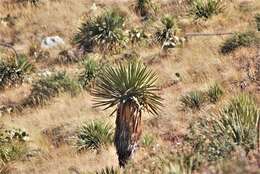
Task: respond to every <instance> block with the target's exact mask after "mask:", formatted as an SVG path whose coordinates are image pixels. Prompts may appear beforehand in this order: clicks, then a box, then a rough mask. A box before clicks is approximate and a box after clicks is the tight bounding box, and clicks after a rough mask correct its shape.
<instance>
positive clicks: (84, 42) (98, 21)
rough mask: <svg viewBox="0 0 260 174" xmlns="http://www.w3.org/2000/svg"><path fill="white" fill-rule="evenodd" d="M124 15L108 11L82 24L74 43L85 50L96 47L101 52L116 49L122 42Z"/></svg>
mask: <svg viewBox="0 0 260 174" xmlns="http://www.w3.org/2000/svg"><path fill="white" fill-rule="evenodd" d="M124 22H125V17H124V16H123V15H122V14H121V13H119V12H118V11H115V10H113V11H108V12H105V13H104V14H103V15H101V16H98V17H97V18H95V19H91V20H89V21H87V22H85V23H83V24H82V26H81V27H80V28H79V32H78V33H77V34H76V35H75V38H74V41H75V43H76V44H77V45H78V46H79V47H80V48H82V49H83V50H84V51H85V52H89V51H92V50H93V49H94V48H98V49H99V50H100V51H101V52H107V51H110V52H111V51H116V50H117V48H119V47H121V46H122V45H123V43H124V34H123V28H124Z"/></svg>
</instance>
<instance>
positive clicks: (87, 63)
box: [79, 59, 101, 89]
mask: <svg viewBox="0 0 260 174" xmlns="http://www.w3.org/2000/svg"><path fill="white" fill-rule="evenodd" d="M83 66H84V70H83V71H82V72H81V73H80V76H79V82H80V84H81V86H82V87H83V88H85V89H86V88H87V87H89V86H92V87H93V86H94V83H92V82H94V80H95V78H96V77H97V75H98V73H99V72H100V70H101V66H100V65H99V64H98V62H97V61H95V60H93V59H86V60H84V62H83Z"/></svg>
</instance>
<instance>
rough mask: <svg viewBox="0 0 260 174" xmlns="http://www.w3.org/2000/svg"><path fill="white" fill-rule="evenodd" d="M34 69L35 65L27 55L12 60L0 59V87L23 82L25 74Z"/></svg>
mask: <svg viewBox="0 0 260 174" xmlns="http://www.w3.org/2000/svg"><path fill="white" fill-rule="evenodd" d="M32 70H33V65H32V64H31V63H30V62H29V61H28V59H27V58H26V57H25V56H19V57H18V58H17V59H14V60H11V61H1V60H0V89H4V88H8V87H13V86H17V85H20V84H22V83H23V80H24V77H25V75H26V74H28V73H30V72H31V71H32Z"/></svg>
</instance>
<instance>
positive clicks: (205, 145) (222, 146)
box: [186, 94, 260, 161]
mask: <svg viewBox="0 0 260 174" xmlns="http://www.w3.org/2000/svg"><path fill="white" fill-rule="evenodd" d="M259 114H260V113H259V108H258V107H257V106H256V103H255V101H254V99H253V98H252V97H251V96H248V95H246V94H240V95H239V96H237V97H235V98H233V99H232V100H231V101H230V103H229V104H228V105H226V106H225V107H224V108H223V109H221V110H220V112H219V114H218V115H217V117H214V118H209V119H207V118H200V119H199V121H198V122H195V123H192V125H191V128H190V131H191V132H190V133H189V134H188V139H187V140H186V141H187V142H190V143H191V144H192V147H193V150H194V152H197V153H199V154H201V155H202V156H203V157H204V159H205V160H207V161H216V160H219V159H222V158H227V157H228V156H229V155H230V153H231V152H232V151H233V150H235V149H236V148H237V147H241V148H242V149H244V150H245V151H246V152H247V153H248V152H249V151H250V150H252V149H255V148H256V145H257V142H258V137H257V136H258V133H259V127H258V123H259V117H260V115H259Z"/></svg>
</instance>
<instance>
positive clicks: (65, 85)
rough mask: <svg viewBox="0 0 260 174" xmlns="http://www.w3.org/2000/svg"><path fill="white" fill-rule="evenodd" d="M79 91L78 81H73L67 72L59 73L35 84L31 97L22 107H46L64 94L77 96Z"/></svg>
mask: <svg viewBox="0 0 260 174" xmlns="http://www.w3.org/2000/svg"><path fill="white" fill-rule="evenodd" d="M79 90H80V86H79V84H78V83H77V81H75V80H73V79H71V78H70V77H69V76H68V75H67V74H66V73H65V72H58V73H56V74H53V75H50V76H47V77H44V78H42V79H40V80H39V81H37V82H35V83H34V84H33V87H32V91H31V93H30V95H29V96H28V98H26V99H25V100H24V102H23V103H22V107H27V106H38V105H44V104H46V103H47V102H48V101H49V100H50V99H51V98H53V97H56V96H58V95H59V94H60V93H62V92H69V93H70V94H71V95H75V94H77V93H78V92H79Z"/></svg>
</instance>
